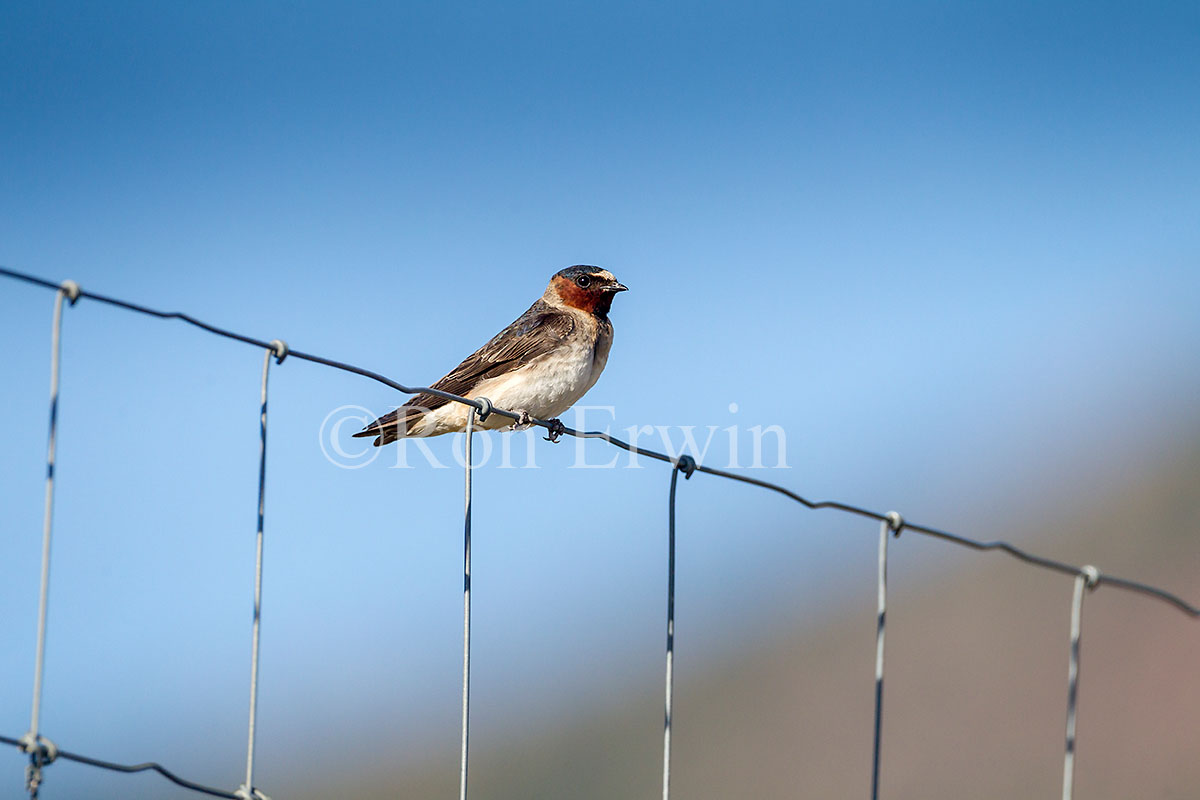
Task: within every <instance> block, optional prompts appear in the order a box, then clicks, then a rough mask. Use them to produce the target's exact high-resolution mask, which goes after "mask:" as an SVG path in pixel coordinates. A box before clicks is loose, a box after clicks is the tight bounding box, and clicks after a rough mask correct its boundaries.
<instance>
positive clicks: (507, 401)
mask: <svg viewBox="0 0 1200 800" xmlns="http://www.w3.org/2000/svg"><path fill="white" fill-rule="evenodd" d="M581 338H582V337H581ZM593 361H594V358H593V348H592V347H591V346H588V345H586V344H584V343H580V344H572V345H570V346H566V347H563V348H561V349H560V350H559V351H558V352H556V353H553V354H550V355H547V356H543V357H542V358H539V359H538V360H537V361H534V362H533V363H532V364H530V365H528V366H526V367H522V368H521V369H519V370H517V371H516V372H513V373H511V374H509V375H504V376H502V377H499V378H493V379H490V380H486V381H483V382H482V383H480V384H479V386H477V387H476V388H475V389H474V390H473V391H472V392H471V396H472V397H486V398H488V399H489V400H491V401H492V404H493V405H495V406H497V407H498V408H507V409H510V410H513V411H528V412H529V414H530V416H533V417H538V418H539V419H551V418H553V417H557V416H558V415H559V414H562V413H563V412H564V411H566V410H567V409H568V408H570V407H571V405H572V404H573V403H574V402H575V401H577V400H578V399H579V398H581V397H583V395H584V393H586V392H587V390H588V389H590V388H592V385H593V384H594V383H595V382H596V379H597V378H599V377H600V370H599V369H596V368H595V365H594V364H593ZM489 421H490V420H489ZM497 422H498V423H499V422H500V420H497ZM503 424H504V423H501V424H500V425H498V427H499V426H502V425H503Z"/></svg>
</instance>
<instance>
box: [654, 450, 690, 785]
mask: <svg viewBox="0 0 1200 800" xmlns="http://www.w3.org/2000/svg"><path fill="white" fill-rule="evenodd" d="M695 470H696V462H695V461H694V460H693V459H692V457H691V456H680V457H679V460H678V461H676V462H675V464H674V465H673V466H672V469H671V494H670V499H669V502H668V508H667V676H666V692H665V699H664V701H663V781H662V789H663V800H669V798H670V797H671V721H672V716H673V713H674V710H673V703H674V691H675V488H676V486H677V485H678V484H679V473H680V472H683V473H684V474H685V475H686V477H687V478H691V477H692V473H693V472H695Z"/></svg>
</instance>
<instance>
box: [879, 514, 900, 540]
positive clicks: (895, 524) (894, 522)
mask: <svg viewBox="0 0 1200 800" xmlns="http://www.w3.org/2000/svg"><path fill="white" fill-rule="evenodd" d="M883 518H884V520H886V521H887V526H888V530H890V531H891V532H892V535H893V536H899V535H900V531H902V530H904V517H903V516H901V515H900V512H899V511H889V512H887V513H886V514H884V515H883Z"/></svg>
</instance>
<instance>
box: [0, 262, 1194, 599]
mask: <svg viewBox="0 0 1200 800" xmlns="http://www.w3.org/2000/svg"><path fill="white" fill-rule="evenodd" d="M0 275H4V276H6V277H9V278H14V279H16V280H20V281H25V282H26V283H32V284H34V285H37V286H43V287H45V288H47V289H53V290H55V291H57V290H58V289H59V288H60V287H59V284H57V283H54V282H52V281H48V280H45V279H43V278H38V277H36V276H34V275H27V274H25V273H23V272H16V271H14V270H11V269H8V268H6V267H0ZM79 296H80V297H81V298H87V299H88V300H95V301H97V302H100V303H105V304H107V305H111V306H117V307H118V308H124V309H128V310H130V311H136V312H138V313H140V314H148V315H150V316H152V317H158V318H159V319H179V320H183V321H184V322H186V323H188V324H190V325H194V326H196V327H197V328H200V329H201V330H205V331H208V332H209V333H213V334H216V335H217V336H223V337H225V338H226V339H233V340H234V341H238V342H244V343H246V344H251V345H254V346H255V347H263V348H267V349H272V345H271V342H269V341H267V340H265V339H256V338H254V337H252V336H246V335H244V334H241V333H235V332H233V331H228V330H225V329H223V328H218V327H217V326H216V325H210V324H208V323H207V322H202V321H201V320H198V319H196V318H195V317H193V316H190V315H188V314H183V313H181V312H178V311H158V310H155V309H153V308H147V307H146V306H142V305H138V304H137V303H130V302H128V301H126V300H118V299H116V298H112V297H106V296H104V295H102V294H96V293H95V292H89V291H86V290H84V289H80V290H79ZM288 355H289V356H290V357H292V358H297V359H300V360H301V361H311V362H312V363H314V364H323V365H324V366H327V367H333V368H334V369H338V370H342V371H343V372H350V373H353V374H355V375H362V376H363V377H364V378H370V379H371V380H374V381H378V382H379V383H382V384H383V385H385V386H389V387H391V388H393V389H396V390H397V391H400V392H403V393H405V394H429V395H433V396H434V397H440V398H443V399H446V400H449V401H451V402H455V403H462V404H463V405H467V406H471V407H472V408H474V409H476V410H478V411H485V412H487V413H491V414H499V415H500V416H502V417H504V418H506V419H511V420H513V421H514V422H516V421H517V420H519V419H521V415H520V413H518V412H516V411H509V410H507V409H503V408H496V407H493V406H492V405H491V404H490V403H488V404H486V407H485V404H484V403H483V402H481V401H480V400H476V399H472V398H468V397H460V396H459V395H456V394H451V393H450V392H443V391H441V390H440V389H433V388H430V387H427V386H406V385H404V384H402V383H399V382H397V381H394V380H392V379H391V378H388V377H386V376H384V375H381V374H379V373H378V372H373V371H371V370H369V369H364V368H363V367H358V366H355V365H353V364H347V363H344V362H341V361H336V360H334V359H331V358H325V357H323V356H318V355H313V354H312V353H305V352H301V351H299V350H290V351H289V352H288ZM529 422H530V424H532V425H536V426H538V427H541V428H545V429H546V430H548V431H554V430H555V429H556V428H557V426H556V425H554V424H553V423H552V422H551V421H550V420H544V419H537V418H530V419H529ZM561 432H562V434H563V435H566V436H573V437H575V438H577V439H600V440H601V441H605V442H608V443H609V444H611V445H613V446H614V447H619V448H621V449H622V450H625V451H627V452H630V453H633V454H635V455H639V456H646V457H647V458H652V459H655V460H657V461H663V462H665V463H668V464H674V463H676V461H677V460H678V459H677V458H676V457H674V456H670V455H668V454H666V453H660V452H657V451H655V450H649V449H646V448H643V447H638V446H636V445H632V444H629V443H628V442H626V441H623V440H621V439H618V438H617V437H616V436H613V435H612V434H610V433H607V432H605V431H577V430H574V429H573V428H567V427H563V428H562V429H561ZM695 469H696V472H703V473H705V474H707V475H715V476H717V477H720V478H727V479H729V480H732V481H738V482H740V483H748V484H750V485H751V486H759V487H761V488H763V489H770V490H771V491H773V492H778V493H779V494H781V495H783V496H784V497H789V498H791V499H792V500H795V501H796V502H797V503H800V504H801V505H803V506H804V507H806V508H809V509H812V510H814V511H815V510H820V509H831V510H834V511H844V512H846V513H848V514H855V515H857V516H860V517H866V518H868V519H873V520H875V521H876V522H887V521H888V516H887V514H881V513H879V512H878V511H871V510H869V509H866V508H862V507H860V506H855V505H850V504H849V503H842V502H838V501H836V500H809V499H807V498H805V497H802V496H801V495H799V494H797V493H796V492H793V491H792V490H790V489H788V488H787V487H785V486H780V485H779V484H777V483H771V482H770V481H764V480H760V479H759V478H752V477H750V476H748V475H740V474H738V473H735V472H729V471H728V470H723V469H718V468H716V467H708V466H705V465H703V464H696V467H695ZM903 530H905V531H912V532H913V533H919V534H922V535H924V536H933V537H935V538H938V539H942V540H944V541H947V542H953V543H954V544H957V545H962V546H963V547H969V548H971V549H973V550H998V551H1001V552H1004V553H1007V554H1009V555H1010V556H1012V557H1014V558H1017V559H1020V560H1021V561H1024V562H1026V563H1029V564H1033V565H1034V566H1038V567H1043V568H1045V569H1049V570H1054V571H1055V572H1061V573H1063V574H1065V575H1076V576H1077V575H1085V577H1086V574H1085V573H1084V572H1083V568H1082V567H1077V566H1075V565H1074V564H1068V563H1066V562H1064V561H1056V560H1055V559H1052V558H1045V557H1043V556H1038V555H1034V554H1033V553H1029V552H1027V551H1025V550H1023V549H1021V548H1019V547H1017V546H1016V545H1014V544H1011V543H1009V542H1004V541H992V542H981V541H977V540H975V539H969V538H967V537H965V536H959V535H957V534H954V533H949V532H947V531H943V530H938V529H937V528H931V527H929V526H928V525H919V524H917V523H915V522H909V521H907V520H905V522H904V526H903ZM1097 585H1109V586H1114V587H1116V588H1119V589H1126V590H1128V591H1131V592H1138V593H1141V594H1144V595H1147V596H1150V597H1154V598H1157V599H1159V600H1162V601H1164V602H1166V603H1170V604H1171V605H1173V606H1175V607H1176V608H1178V609H1179V610H1180V611H1183V612H1184V613H1186V614H1189V615H1191V616H1193V617H1200V606H1195V605H1192V604H1191V603H1188V602H1187V601H1186V600H1184V599H1182V598H1181V597H1178V596H1177V595H1174V594H1172V593H1171V592H1168V591H1166V590H1165V589H1159V588H1158V587H1155V586H1150V585H1149V584H1145V583H1140V582H1138V581H1134V580H1129V579H1127V578H1119V577H1117V576H1115V575H1109V574H1107V573H1103V572H1102V573H1100V576H1099V578H1097Z"/></svg>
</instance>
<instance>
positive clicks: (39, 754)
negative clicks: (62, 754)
mask: <svg viewBox="0 0 1200 800" xmlns="http://www.w3.org/2000/svg"><path fill="white" fill-rule="evenodd" d="M21 752H22V753H28V754H29V755H30V756H32V757H34V758H36V759H37V760H38V766H43V765H45V764H52V763H54V761H55V759H57V758H58V745H56V744H55V743H54V742H52V741H50V740H49V739H47V738H46V737H45V736H42V735H40V734H39V735H38V736H36V737H35V736H34V734H33V732H32V731H30V732H29V733H26V734H25V735H24V736H22V737H21Z"/></svg>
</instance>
